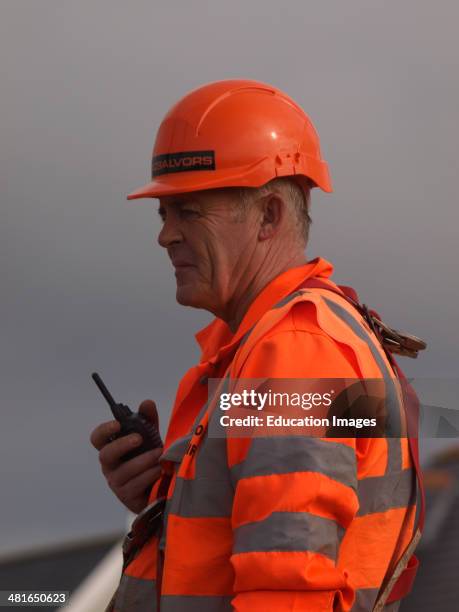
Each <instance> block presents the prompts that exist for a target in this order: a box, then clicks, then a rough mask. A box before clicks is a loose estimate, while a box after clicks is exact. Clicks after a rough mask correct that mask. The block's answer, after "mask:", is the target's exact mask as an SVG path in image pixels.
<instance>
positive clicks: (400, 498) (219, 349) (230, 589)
mask: <svg viewBox="0 0 459 612" xmlns="http://www.w3.org/2000/svg"><path fill="white" fill-rule="evenodd" d="M332 270H333V268H332V266H331V264H329V263H328V262H327V261H325V260H323V259H320V258H317V259H315V260H313V261H311V262H309V263H308V264H306V265H304V266H301V267H298V268H294V269H291V270H288V271H287V272H285V273H283V274H281V275H280V276H278V277H277V278H276V279H274V280H273V281H272V282H271V283H270V284H269V285H268V286H267V287H265V288H264V289H263V291H262V292H261V293H260V294H259V295H258V297H257V298H256V299H255V300H254V302H253V303H252V305H251V306H250V308H249V310H248V311H247V313H246V315H245V317H244V319H243V321H242V322H241V324H240V326H239V329H238V330H237V332H236V334H234V335H233V334H231V332H230V330H229V328H228V327H227V326H226V324H225V323H224V322H223V321H220V320H215V321H214V322H213V323H211V324H210V325H209V326H208V327H206V328H205V329H204V330H202V331H201V332H199V333H198V334H197V336H196V338H197V340H198V342H199V343H200V345H201V348H202V358H201V362H200V363H199V364H198V365H197V366H195V367H193V368H191V369H190V370H189V371H188V372H187V373H186V375H185V376H184V377H183V379H182V381H181V382H180V385H179V388H178V391H177V397H176V400H175V405H174V408H173V412H172V416H171V420H170V424H169V428H168V432H167V436H166V441H165V452H164V455H163V461H162V464H163V468H164V472H165V474H168V475H169V478H171V480H170V485H169V489H168V492H167V504H166V510H165V517H164V522H163V528H162V532H161V533H159V534H157V535H156V536H153V537H152V538H151V539H150V540H149V541H148V543H147V544H145V545H144V546H143V548H142V549H141V551H140V553H139V554H138V555H137V557H136V558H135V559H134V560H133V561H132V562H131V563H130V564H129V565H128V566H127V567H126V568H125V571H124V574H123V577H122V579H121V583H120V586H119V589H118V593H117V596H116V599H115V608H114V609H115V610H116V611H118V612H127V611H128V610H129V611H131V610H135V611H136V612H147V610H148V611H153V610H159V609H160V610H161V612H188V611H193V612H223V611H231V610H237V611H239V612H249V611H250V612H258V611H259V612H269V611H273V612H274V611H275V612H278V611H280V610H310V611H319V610H324V611H329V612H332V611H336V610H343V611H346V610H352V611H353V612H363V611H368V610H371V609H372V606H373V603H374V601H375V599H376V596H377V593H378V590H379V588H380V587H381V584H382V582H383V579H384V577H385V576H386V574H387V573H388V572H390V571H391V568H393V566H394V564H395V563H396V562H397V560H398V559H399V557H400V556H401V554H402V552H403V550H404V549H405V547H406V546H407V544H408V542H409V541H410V538H411V535H412V532H413V525H414V517H415V511H416V494H415V486H416V485H415V478H414V470H413V465H412V461H411V458H410V454H409V449H408V444H407V439H406V438H371V439H370V438H363V439H357V438H317V437H306V436H299V437H298V436H295V437H293V436H292V437H268V438H266V437H265V438H215V437H210V436H208V435H207V429H206V425H207V424H208V422H209V419H212V416H213V414H215V412H214V413H209V411H208V408H209V404H208V403H207V400H208V396H207V379H208V377H215V378H218V377H223V376H227V377H229V378H266V377H268V378H350V379H356V378H383V379H384V383H385V385H386V389H387V391H388V393H392V395H393V396H394V397H395V398H396V402H395V409H396V410H397V411H399V417H400V419H401V420H403V409H402V406H401V401H400V398H399V394H398V392H397V391H396V389H395V387H393V386H392V385H393V381H394V378H395V375H394V373H393V371H392V369H391V366H390V364H389V362H388V360H387V358H386V356H385V353H384V351H383V349H382V348H381V346H380V344H379V342H378V340H377V339H376V337H375V335H374V334H373V332H372V331H371V330H370V328H369V327H368V325H367V323H366V322H365V321H364V320H363V319H362V317H361V316H360V315H359V313H358V312H357V311H356V310H355V309H354V308H352V306H350V305H349V304H348V303H347V302H346V301H345V300H344V299H343V298H341V297H340V296H339V295H335V294H333V293H331V292H330V291H327V290H323V289H317V288H315V289H310V290H305V291H299V292H294V290H295V288H296V287H298V286H299V285H300V284H301V282H302V281H304V280H305V279H307V278H319V279H322V280H324V279H328V278H329V276H330V275H331V273H332ZM327 282H328V283H330V285H332V282H331V281H330V280H328V281H327ZM160 486H161V480H160V481H157V482H156V483H155V485H154V486H153V488H152V491H151V495H150V501H153V500H154V499H155V498H156V497H157V496H158V490H159V488H160ZM389 609H390V610H391V611H392V610H396V609H398V606H397V603H395V604H391V606H390V607H389V606H388V607H387V610H389Z"/></svg>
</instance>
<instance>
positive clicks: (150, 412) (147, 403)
mask: <svg viewBox="0 0 459 612" xmlns="http://www.w3.org/2000/svg"><path fill="white" fill-rule="evenodd" d="M139 413H140V414H142V415H143V416H144V417H146V418H147V419H148V420H149V421H150V423H153V425H154V426H155V427H156V428H157V429H159V417H158V411H157V410H156V404H155V402H154V401H153V400H151V399H146V400H143V402H141V404H140V406H139Z"/></svg>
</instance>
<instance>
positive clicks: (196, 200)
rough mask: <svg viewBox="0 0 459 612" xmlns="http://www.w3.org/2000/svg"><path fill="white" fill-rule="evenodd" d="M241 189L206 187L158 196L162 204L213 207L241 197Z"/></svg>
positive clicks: (235, 200)
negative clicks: (188, 191)
mask: <svg viewBox="0 0 459 612" xmlns="http://www.w3.org/2000/svg"><path fill="white" fill-rule="evenodd" d="M239 191H240V190H239V189H238V188H234V187H227V188H219V189H205V190H202V191H193V192H190V193H178V194H175V195H168V196H161V197H160V198H158V201H159V204H160V206H170V205H175V206H183V205H185V204H196V205H199V206H200V207H211V206H215V205H217V204H227V205H231V204H233V203H235V202H237V201H238V200H239V199H240V195H239Z"/></svg>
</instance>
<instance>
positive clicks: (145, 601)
mask: <svg viewBox="0 0 459 612" xmlns="http://www.w3.org/2000/svg"><path fill="white" fill-rule="evenodd" d="M114 609H115V612H133V611H135V612H156V611H157V605H156V582H155V581H154V580H146V579H144V578H133V577H132V576H127V575H126V574H123V576H122V578H121V582H120V584H119V586H118V590H117V592H116V599H115V606H114Z"/></svg>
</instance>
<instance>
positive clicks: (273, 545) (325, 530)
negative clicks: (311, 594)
mask: <svg viewBox="0 0 459 612" xmlns="http://www.w3.org/2000/svg"><path fill="white" fill-rule="evenodd" d="M343 535H344V529H343V527H341V526H340V525H338V523H336V522H335V521H333V520H330V519H326V518H322V517H321V516H316V515H314V514H310V513H309V512H273V513H272V514H270V515H269V516H268V518H266V519H265V520H263V521H258V522H255V523H248V524H246V525H242V526H241V527H238V528H237V529H235V531H234V546H233V552H234V553H235V554H238V553H248V552H274V551H281V552H286V551H296V552H303V551H311V552H316V553H320V554H322V555H326V556H327V557H330V559H333V560H334V561H336V558H337V555H338V549H339V545H340V542H341V539H342V537H343Z"/></svg>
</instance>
